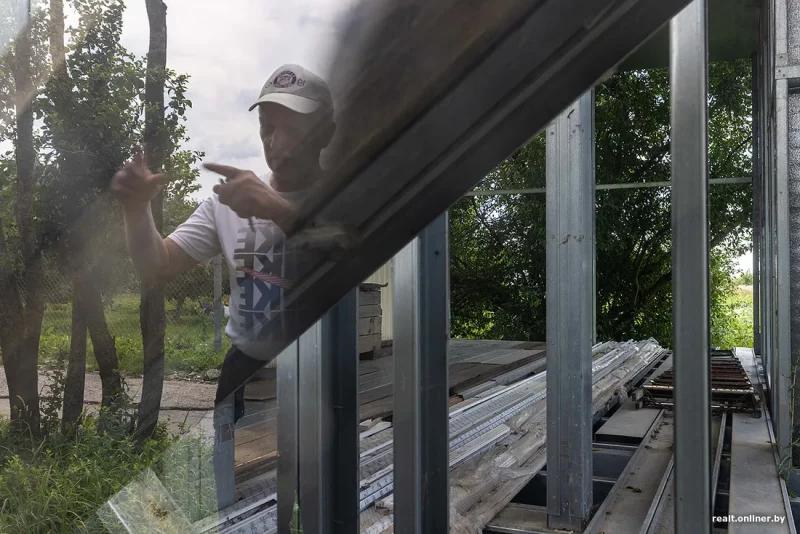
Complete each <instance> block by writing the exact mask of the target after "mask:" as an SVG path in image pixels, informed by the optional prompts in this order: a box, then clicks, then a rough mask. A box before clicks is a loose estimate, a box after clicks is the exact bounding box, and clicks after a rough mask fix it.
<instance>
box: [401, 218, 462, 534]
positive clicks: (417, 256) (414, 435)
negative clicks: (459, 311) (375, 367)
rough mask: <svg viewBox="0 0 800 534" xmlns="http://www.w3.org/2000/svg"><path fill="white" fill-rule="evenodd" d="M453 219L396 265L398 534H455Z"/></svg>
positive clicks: (439, 222) (439, 223)
mask: <svg viewBox="0 0 800 534" xmlns="http://www.w3.org/2000/svg"><path fill="white" fill-rule="evenodd" d="M447 273H448V251H447V214H446V213H445V214H443V215H441V216H439V218H438V219H436V220H435V221H434V222H433V223H431V225H430V226H429V227H428V228H426V229H425V230H423V232H422V233H421V234H420V236H419V237H417V238H415V239H414V240H413V241H412V242H411V243H410V244H409V245H407V246H406V247H405V248H404V249H403V250H402V251H400V253H399V254H397V256H395V259H394V265H393V273H392V277H393V287H394V290H393V305H394V314H393V315H394V321H395V322H394V354H395V355H394V384H395V385H394V467H395V469H394V495H395V497H394V531H395V532H403V533H409V534H415V533H416V534H419V533H423V532H424V533H438V532H449V515H450V510H449V491H450V486H449V472H448V434H447V425H448V402H447V401H448V380H447V339H448V332H447V301H448V296H449V291H448V289H449V288H448V284H447V281H448V274H447Z"/></svg>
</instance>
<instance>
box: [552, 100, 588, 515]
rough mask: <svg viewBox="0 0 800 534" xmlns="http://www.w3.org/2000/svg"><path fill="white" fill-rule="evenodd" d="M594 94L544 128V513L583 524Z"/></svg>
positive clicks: (586, 446)
mask: <svg viewBox="0 0 800 534" xmlns="http://www.w3.org/2000/svg"><path fill="white" fill-rule="evenodd" d="M593 152H594V95H593V92H592V91H589V92H588V93H587V94H585V95H583V96H582V97H581V98H580V99H579V100H578V101H577V102H575V103H574V104H573V105H571V106H569V107H568V108H567V109H566V110H565V111H564V112H562V113H561V114H560V115H559V116H558V118H557V119H556V120H555V122H554V123H553V125H551V126H550V127H549V128H548V129H547V202H546V204H547V267H546V272H547V405H548V410H547V471H548V473H550V474H552V475H553V476H548V477H547V495H548V498H547V512H548V526H549V527H550V528H559V529H569V530H578V531H582V530H583V528H584V527H585V526H586V525H587V523H588V522H589V519H590V516H591V508H592V359H591V354H592V338H593V336H594V319H593V315H594V314H593V313H592V305H593V302H594V298H593V289H594V280H593V276H592V275H593V269H592V266H593V263H594V261H593V256H594V233H593V230H594V225H593V222H594V211H595V201H594V182H595V180H594V174H595V169H594V161H593V158H592V153H593Z"/></svg>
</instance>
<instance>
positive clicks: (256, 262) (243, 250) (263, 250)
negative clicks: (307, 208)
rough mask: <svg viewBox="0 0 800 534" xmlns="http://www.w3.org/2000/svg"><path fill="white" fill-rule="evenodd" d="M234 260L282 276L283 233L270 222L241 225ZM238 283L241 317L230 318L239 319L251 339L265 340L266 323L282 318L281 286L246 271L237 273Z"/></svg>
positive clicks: (283, 260)
mask: <svg viewBox="0 0 800 534" xmlns="http://www.w3.org/2000/svg"><path fill="white" fill-rule="evenodd" d="M233 260H234V263H235V264H236V266H237V267H245V268H247V269H252V270H253V271H255V272H256V273H261V274H264V275H272V276H282V275H283V270H284V264H285V258H284V251H283V233H282V232H281V231H280V229H279V228H278V227H277V226H276V225H275V224H273V223H271V222H265V224H260V225H257V226H256V227H255V232H253V231H252V230H251V229H250V228H249V227H247V226H242V227H240V228H239V229H238V236H237V239H236V248H234V251H233ZM236 285H237V286H238V291H239V309H238V310H237V315H238V317H232V318H231V319H233V320H236V321H237V322H238V323H239V327H240V331H244V332H247V337H248V338H250V339H251V340H253V341H256V340H258V341H263V340H265V338H266V336H267V335H268V333H269V329H265V328H264V326H265V325H266V324H267V323H269V322H271V321H280V320H281V313H280V311H281V297H282V290H281V288H280V287H278V286H276V285H274V284H270V283H268V282H266V281H265V280H260V279H258V278H256V277H254V276H252V275H250V274H248V273H245V272H237V273H236ZM272 331H273V332H274V331H275V330H274V329H273V330H272Z"/></svg>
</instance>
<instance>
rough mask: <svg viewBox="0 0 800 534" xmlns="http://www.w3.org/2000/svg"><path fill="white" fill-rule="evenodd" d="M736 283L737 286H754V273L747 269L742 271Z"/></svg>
mask: <svg viewBox="0 0 800 534" xmlns="http://www.w3.org/2000/svg"><path fill="white" fill-rule="evenodd" d="M736 285H737V286H752V285H753V273H752V272H750V271H745V272H743V273H741V274H740V275H739V276H738V277H737V278H736Z"/></svg>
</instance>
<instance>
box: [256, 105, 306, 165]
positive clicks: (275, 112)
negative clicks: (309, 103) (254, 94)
mask: <svg viewBox="0 0 800 534" xmlns="http://www.w3.org/2000/svg"><path fill="white" fill-rule="evenodd" d="M258 121H259V125H260V136H261V144H262V145H263V146H264V156H265V157H266V159H267V165H269V168H270V169H272V171H273V172H280V171H282V170H283V171H285V170H288V169H289V168H290V167H296V166H298V165H307V164H308V163H310V161H309V160H308V158H314V159H315V160H316V159H318V158H319V151H320V148H321V147H318V146H317V143H315V139H316V137H317V135H316V134H317V133H318V132H315V127H316V126H318V120H316V119H315V118H314V117H309V116H307V115H302V114H300V113H295V112H293V111H291V110H289V109H287V108H285V107H283V106H279V105H276V104H270V103H267V104H261V105H260V106H259V107H258ZM302 160H305V161H302Z"/></svg>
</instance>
